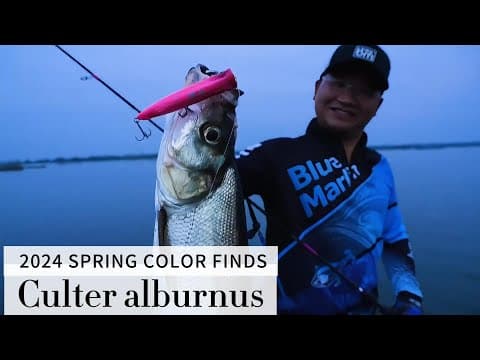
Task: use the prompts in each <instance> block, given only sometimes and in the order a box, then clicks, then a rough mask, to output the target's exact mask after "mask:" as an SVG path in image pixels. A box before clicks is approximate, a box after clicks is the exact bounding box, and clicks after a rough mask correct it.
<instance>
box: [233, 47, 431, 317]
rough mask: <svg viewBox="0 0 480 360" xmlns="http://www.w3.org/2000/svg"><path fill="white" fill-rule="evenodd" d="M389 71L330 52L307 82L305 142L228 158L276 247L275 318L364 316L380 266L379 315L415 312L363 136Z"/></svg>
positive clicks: (403, 254)
mask: <svg viewBox="0 0 480 360" xmlns="http://www.w3.org/2000/svg"><path fill="white" fill-rule="evenodd" d="M389 73H390V60H389V57H388V55H387V54H386V53H385V52H384V51H383V49H381V48H380V47H378V46H376V45H372V46H370V45H369V46H365V45H342V46H339V47H338V48H337V49H336V51H335V52H334V54H333V55H332V58H331V60H330V62H329V64H328V66H327V68H326V69H325V71H323V73H322V74H321V76H320V78H319V79H318V80H317V81H316V83H315V95H314V98H313V99H314V102H315V112H316V117H315V118H314V119H312V120H311V121H310V123H309V125H308V127H307V130H306V133H305V135H303V136H300V137H297V138H277V139H272V140H268V141H265V142H263V143H261V144H259V145H257V146H256V147H251V148H249V149H248V150H246V151H243V152H242V153H241V155H240V156H239V157H237V164H238V168H239V171H240V175H241V179H242V186H243V188H244V192H245V195H246V196H250V195H252V194H259V195H261V196H262V199H263V202H264V205H265V210H266V213H267V223H268V227H267V245H278V247H279V264H278V266H279V277H278V313H279V314H369V313H374V312H375V310H376V306H375V303H376V298H377V297H378V290H377V267H376V263H377V261H378V260H379V259H380V258H383V262H384V265H385V267H386V271H387V274H388V276H389V278H390V280H391V281H392V285H393V288H394V291H395V295H396V303H395V305H394V306H393V307H392V308H391V309H390V310H389V313H393V314H412V315H413V314H422V297H423V295H422V292H421V290H420V286H419V283H418V281H417V278H416V276H415V264H414V260H413V257H412V252H411V247H410V243H409V240H408V235H407V232H406V229H405V226H404V223H403V220H402V216H401V213H400V210H399V207H398V204H397V198H396V193H395V186H394V179H393V175H392V171H391V168H390V165H389V163H388V161H387V159H386V158H385V157H384V156H382V155H380V154H379V153H377V152H376V151H374V150H372V149H369V148H368V147H367V135H366V133H365V132H364V128H365V126H366V125H367V124H368V123H369V122H370V120H371V119H372V118H373V117H374V116H375V115H376V113H377V111H378V109H379V107H380V105H381V104H382V102H383V98H382V94H383V92H384V91H385V90H387V89H388V87H389V84H388V76H389ZM377 304H378V303H377ZM382 310H383V311H385V309H382Z"/></svg>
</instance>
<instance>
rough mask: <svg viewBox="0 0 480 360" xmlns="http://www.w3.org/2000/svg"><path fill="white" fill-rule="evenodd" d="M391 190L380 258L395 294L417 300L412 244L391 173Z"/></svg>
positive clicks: (418, 293)
mask: <svg viewBox="0 0 480 360" xmlns="http://www.w3.org/2000/svg"><path fill="white" fill-rule="evenodd" d="M390 178H391V180H390V181H391V192H390V199H389V205H388V210H387V215H386V218H385V224H384V230H383V234H382V238H383V239H384V245H383V253H382V260H383V264H384V266H385V271H386V273H387V276H388V278H389V279H390V281H391V283H392V285H393V289H394V292H395V296H398V295H399V293H401V292H402V293H405V292H407V293H408V294H412V295H413V297H414V298H417V300H421V299H422V297H423V294H422V291H421V289H420V285H419V282H418V279H417V277H416V274H415V260H414V258H413V252H412V246H411V243H410V240H409V238H408V234H407V231H406V228H405V224H404V222H403V218H402V214H401V212H400V209H399V206H398V202H397V194H396V190H395V184H394V181H393V175H391V177H390Z"/></svg>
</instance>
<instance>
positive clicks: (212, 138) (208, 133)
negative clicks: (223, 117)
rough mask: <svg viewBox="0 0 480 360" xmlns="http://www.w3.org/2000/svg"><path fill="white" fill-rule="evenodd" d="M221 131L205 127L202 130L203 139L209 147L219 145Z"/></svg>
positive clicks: (216, 128)
mask: <svg viewBox="0 0 480 360" xmlns="http://www.w3.org/2000/svg"><path fill="white" fill-rule="evenodd" d="M221 134H222V131H221V129H220V128H219V127H217V126H211V125H210V126H206V127H205V128H204V129H203V137H204V139H205V141H206V142H207V143H209V144H210V145H217V144H218V143H220V140H221Z"/></svg>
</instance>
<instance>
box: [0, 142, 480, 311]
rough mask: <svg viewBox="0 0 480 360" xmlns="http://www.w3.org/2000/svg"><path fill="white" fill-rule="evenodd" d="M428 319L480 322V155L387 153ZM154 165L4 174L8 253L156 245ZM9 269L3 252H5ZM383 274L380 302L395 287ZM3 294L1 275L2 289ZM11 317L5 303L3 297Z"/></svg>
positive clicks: (464, 151) (0, 229) (89, 165)
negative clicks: (31, 248)
mask: <svg viewBox="0 0 480 360" xmlns="http://www.w3.org/2000/svg"><path fill="white" fill-rule="evenodd" d="M383 153H384V154H385V155H386V156H387V157H388V158H389V159H390V162H391V164H392V167H393V169H394V173H395V176H396V185H397V193H398V198H399V206H400V209H401V210H402V212H403V215H404V219H405V223H406V225H407V229H408V231H409V233H410V238H411V241H412V245H413V250H414V256H415V259H416V264H417V275H418V277H419V280H420V282H421V286H422V290H423V292H424V295H425V312H426V313H427V314H440V315H443V314H480V241H479V235H480V231H479V230H478V220H479V215H480V201H479V200H480V199H479V197H480V196H479V195H478V193H477V192H476V190H477V189H478V185H479V184H480V168H479V166H478V165H477V163H476V160H477V159H478V158H479V157H480V149H479V148H460V149H442V150H421V151H419V150H404V151H383ZM154 185H155V161H154V160H137V161H111V162H84V163H74V164H63V165H58V164H51V165H48V166H47V167H46V168H44V169H28V170H24V171H18V172H0V196H1V197H0V199H1V201H0V214H1V216H0V240H1V242H2V245H151V243H152V240H153V223H154V201H153V198H154ZM0 262H1V264H2V268H3V251H2V252H1V254H0ZM380 274H381V302H382V303H384V304H388V305H391V302H392V301H393V297H392V294H391V287H390V285H389V283H388V281H387V280H386V278H385V274H384V273H383V270H382V269H381V268H380ZM0 288H1V292H2V294H3V277H2V280H1V283H0ZM0 301H1V304H0V305H1V311H2V313H3V296H2V298H1V300H0Z"/></svg>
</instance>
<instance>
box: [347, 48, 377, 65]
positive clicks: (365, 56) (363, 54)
mask: <svg viewBox="0 0 480 360" xmlns="http://www.w3.org/2000/svg"><path fill="white" fill-rule="evenodd" d="M352 56H353V57H354V58H357V59H361V60H365V61H370V62H372V63H373V62H375V58H376V57H377V50H375V49H372V48H371V47H368V46H361V45H358V46H356V47H355V49H354V50H353V55H352Z"/></svg>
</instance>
